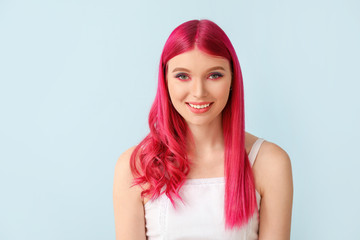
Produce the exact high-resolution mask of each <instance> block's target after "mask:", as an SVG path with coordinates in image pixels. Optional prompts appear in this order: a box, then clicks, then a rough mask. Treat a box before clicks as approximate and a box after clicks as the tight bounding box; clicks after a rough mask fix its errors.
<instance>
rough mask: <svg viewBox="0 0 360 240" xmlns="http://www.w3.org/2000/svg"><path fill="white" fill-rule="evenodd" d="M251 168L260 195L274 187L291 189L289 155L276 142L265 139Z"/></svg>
mask: <svg viewBox="0 0 360 240" xmlns="http://www.w3.org/2000/svg"><path fill="white" fill-rule="evenodd" d="M253 168H254V175H256V176H255V177H256V182H257V183H258V185H259V189H260V192H261V195H263V194H266V192H269V191H271V190H274V188H276V187H278V188H281V187H282V188H284V189H288V190H289V191H290V190H291V191H292V169H291V160H290V156H289V154H288V153H287V152H286V151H285V150H284V149H282V148H281V147H280V146H278V145H277V144H275V143H273V142H270V141H266V140H265V141H264V142H263V143H262V144H261V147H260V149H259V152H258V155H257V157H256V161H255V163H254V166H253ZM290 185H291V186H290Z"/></svg>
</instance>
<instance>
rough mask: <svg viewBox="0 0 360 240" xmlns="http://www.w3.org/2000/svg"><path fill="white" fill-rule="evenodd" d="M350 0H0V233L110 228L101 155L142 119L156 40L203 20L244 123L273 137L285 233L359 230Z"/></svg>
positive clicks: (73, 234) (94, 233) (353, 4)
mask: <svg viewBox="0 0 360 240" xmlns="http://www.w3.org/2000/svg"><path fill="white" fill-rule="evenodd" d="M359 12H360V4H359V1H355V0H354V1H350V0H349V1H346V0H338V1H335V0H330V1H329V0H327V1H325V0H323V1H313V0H303V1H280V0H277V1H276V0H275V1H264V0H262V1H199V0H198V1H109V0H106V1H85V0H82V1H80V0H79V1H39V0H37V1H24V0H18V1H16V0H15V1H6V0H0V79H1V83H0V110H1V118H0V123H1V124H0V148H1V150H0V194H1V197H0V239H4V240H7V239H11V240H13V239H14V240H15V239H29V240H30V239H31V240H33V239H34V240H35V239H36V240H42V239H44V240H45V239H46V240H47V239H52V240H60V239H61V240H63V239H74V240H75V239H76V240H78V239H88V240H90V239H91V240H92V239H115V232H114V217H113V205H112V184H113V182H112V181H113V173H114V165H115V162H116V160H117V158H118V157H119V155H120V154H121V153H122V152H123V151H124V150H125V149H127V148H129V147H130V146H133V145H134V144H136V143H138V142H139V141H140V140H141V139H142V138H143V137H144V136H145V135H146V133H147V132H148V126H147V116H148V112H149V109H150V106H151V103H152V102H153V99H154V96H155V90H156V84H157V69H158V63H159V59H160V53H161V50H162V47H163V45H164V43H165V41H166V39H167V37H168V36H169V34H170V32H171V31H172V30H173V29H174V28H175V27H176V26H178V25H179V24H181V23H182V22H184V21H187V20H191V19H203V18H207V19H210V20H213V21H215V22H216V23H217V24H218V25H219V26H220V27H222V28H223V29H224V31H225V32H226V33H227V34H228V36H229V38H230V39H231V41H232V43H233V45H234V47H235V49H236V51H237V54H238V57H239V60H240V64H241V67H242V71H243V77H244V87H245V107H246V108H245V111H246V122H245V125H246V131H248V132H250V133H252V134H254V135H256V136H259V137H263V138H265V139H266V140H268V141H272V142H274V143H276V144H278V145H279V146H281V147H282V148H283V149H284V150H285V151H287V153H288V154H289V155H290V158H291V160H292V167H293V178H294V203H293V216H292V229H291V236H292V237H291V239H299V240H303V239H327V240H330V239H334V240H335V239H336V240H338V239H359V237H358V229H359V227H360V222H359V213H360V211H359V203H358V199H359V197H360V188H359V185H358V184H359V183H360V177H359V168H360V163H359V162H360V161H359V160H360V159H359V156H358V152H357V150H358V149H359V147H358V145H359V140H358V136H359V133H360V131H359V122H360V111H359V110H360V109H359V108H360V107H359V103H360V98H359V96H357V94H358V93H359V89H360V84H359V80H360V77H359V66H360V64H359V62H360V61H359V56H360V47H359V43H360V15H359Z"/></svg>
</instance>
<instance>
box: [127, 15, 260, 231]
mask: <svg viewBox="0 0 360 240" xmlns="http://www.w3.org/2000/svg"><path fill="white" fill-rule="evenodd" d="M195 46H196V47H197V48H198V49H199V50H201V51H204V52H205V53H207V54H210V55H214V56H221V57H224V58H226V59H227V60H228V61H229V63H230V66H231V70H232V91H231V92H230V95H229V98H228V102H227V104H226V106H225V108H224V109H223V111H222V128H223V134H224V144H225V156H224V159H225V162H224V165H225V166H224V171H225V172H224V176H225V196H224V201H225V204H224V208H225V209H224V213H225V228H226V229H232V228H233V227H235V226H237V227H241V226H242V225H244V224H246V223H247V222H248V220H249V218H250V217H252V215H253V214H254V212H255V211H256V210H257V203H256V195H255V183H254V177H253V173H252V170H251V165H250V162H249V159H248V155H247V154H246V151H245V123H244V120H245V119H244V90H243V80H242V74H241V69H240V64H239V61H238V58H237V55H236V53H235V49H234V47H233V46H232V44H231V42H230V40H229V38H228V37H227V35H226V34H225V32H224V31H223V30H222V29H221V28H220V27H219V26H218V25H216V24H215V23H214V22H212V21H210V20H206V19H204V20H191V21H188V22H185V23H183V24H181V25H180V26H178V27H177V28H175V29H174V30H173V32H172V33H171V34H170V36H169V38H168V39H167V41H166V43H165V46H164V49H163V51H162V54H161V59H160V65H159V75H158V87H157V93H156V97H155V101H154V102H153V104H152V107H151V110H150V114H149V127H150V133H149V134H148V135H147V136H146V137H145V138H144V139H143V140H142V141H141V142H140V143H139V144H138V145H137V146H136V147H135V149H134V151H133V153H132V155H131V158H130V168H131V171H132V173H133V175H134V176H137V177H135V178H134V180H133V185H132V186H134V185H140V186H141V187H142V185H143V184H147V185H148V187H147V188H146V189H144V188H143V187H142V189H143V191H142V192H141V197H142V198H143V197H145V196H150V199H151V200H154V199H156V198H158V197H159V196H160V195H161V194H163V193H165V194H166V195H167V196H168V198H169V199H170V201H171V203H172V205H173V207H174V208H176V203H175V201H174V199H175V198H178V199H180V200H181V201H182V202H183V200H182V198H181V196H180V195H179V190H180V188H181V187H182V186H183V184H184V183H185V181H186V176H187V174H188V173H189V171H190V168H191V164H192V162H191V159H189V158H188V156H187V150H186V149H187V147H186V146H187V143H186V141H193V140H192V139H193V138H192V135H191V132H190V131H189V128H188V127H187V123H186V122H185V120H184V119H183V117H182V116H181V115H180V114H179V113H178V112H177V111H176V110H175V108H174V107H173V105H172V103H171V100H170V96H169V92H168V88H167V83H166V71H167V62H168V61H169V60H170V59H171V58H173V57H175V56H177V55H179V54H181V53H184V52H186V51H189V50H192V49H194V47H195ZM161 190H163V191H162V192H161Z"/></svg>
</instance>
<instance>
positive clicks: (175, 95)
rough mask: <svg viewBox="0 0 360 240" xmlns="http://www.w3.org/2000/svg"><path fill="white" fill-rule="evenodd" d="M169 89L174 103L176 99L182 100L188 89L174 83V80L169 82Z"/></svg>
mask: <svg viewBox="0 0 360 240" xmlns="http://www.w3.org/2000/svg"><path fill="white" fill-rule="evenodd" d="M168 91H169V95H170V99H171V101H172V102H173V103H174V102H176V101H181V100H183V99H184V98H185V97H186V90H185V89H184V87H181V86H180V85H178V84H175V83H173V82H172V81H169V82H168Z"/></svg>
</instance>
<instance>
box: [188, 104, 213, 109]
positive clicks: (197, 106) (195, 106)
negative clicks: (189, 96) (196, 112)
mask: <svg viewBox="0 0 360 240" xmlns="http://www.w3.org/2000/svg"><path fill="white" fill-rule="evenodd" d="M189 105H190V107H193V108H196V109H200V108H207V107H208V106H210V103H208V104H204V105H193V104H191V103H189Z"/></svg>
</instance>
